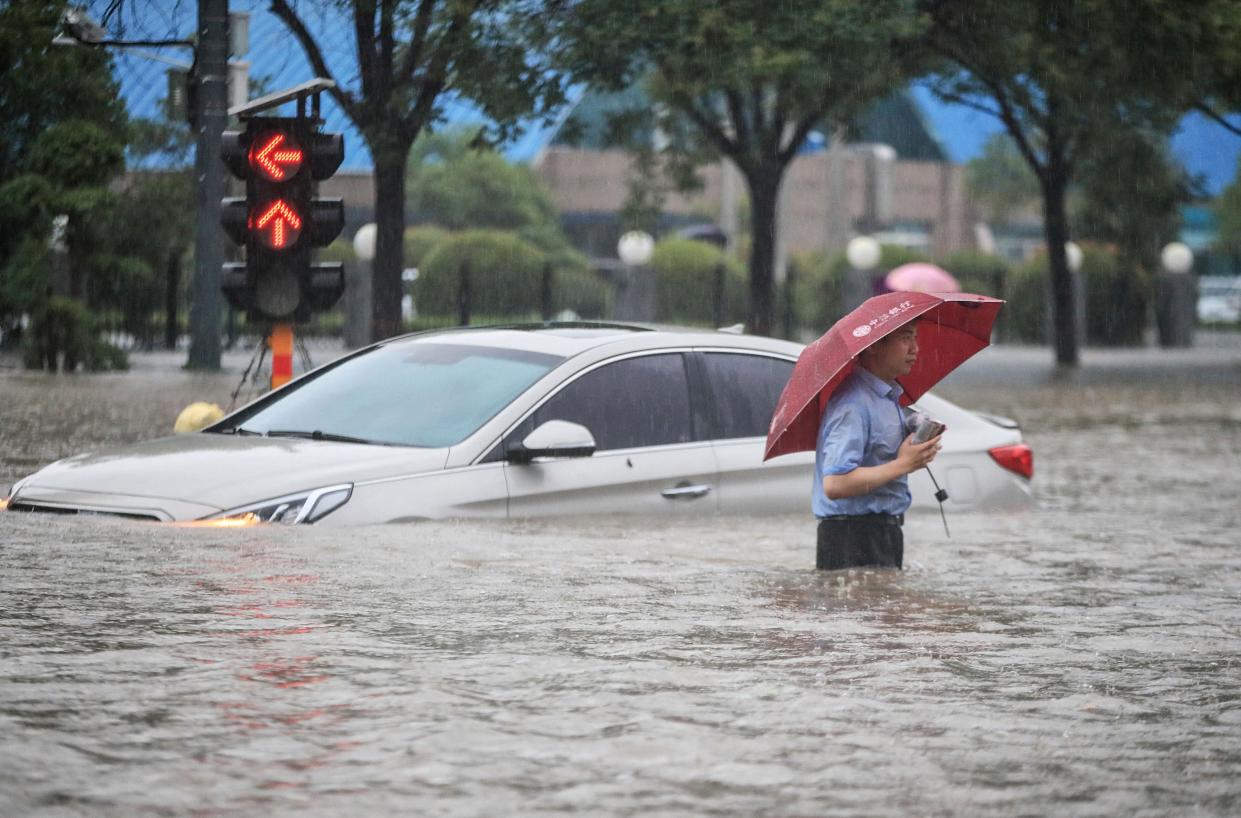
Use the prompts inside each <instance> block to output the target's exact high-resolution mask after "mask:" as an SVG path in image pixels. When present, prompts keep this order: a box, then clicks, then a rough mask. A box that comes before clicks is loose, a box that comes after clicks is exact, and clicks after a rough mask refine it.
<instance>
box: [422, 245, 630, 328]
mask: <svg viewBox="0 0 1241 818" xmlns="http://www.w3.org/2000/svg"><path fill="white" fill-rule="evenodd" d="M549 262H550V259H549V258H548V256H547V255H546V254H544V253H542V252H541V251H540V250H539V249H538V248H537V247H535V246H534V245H532V244H530V243H528V242H526V241H523V240H522V239H521V238H520V237H518V236H517V235H515V234H513V233H508V232H504V231H499V230H465V231H462V232H460V233H454V234H452V235H450V236H448V237H447V238H445V239H443V240H442V241H440V242H439V243H438V244H437V245H436V246H435V249H434V250H432V251H431V252H430V253H429V254H428V255H427V257H426V258H425V259H424V261H423V264H422V265H421V266H420V268H419V269H420V273H419V276H418V280H417V281H415V282H414V286H413V291H414V305H415V306H416V307H417V309H418V312H419V313H420V314H422V315H454V314H456V312H457V310H458V298H459V293H460V288H461V271H462V270H463V269H467V268H468V270H469V291H470V312H471V314H473V315H492V316H508V317H511V318H530V317H537V316H538V315H539V313H540V311H541V310H542V293H543V269H544V265H545V264H547V263H549ZM553 276H554V277H553V289H552V307H553V309H554V310H555V311H560V310H565V309H570V310H573V311H574V312H576V313H577V314H579V315H581V316H583V317H591V318H597V317H601V316H602V315H603V314H604V312H605V311H606V309H607V306H608V302H609V293H608V288H607V284H606V283H605V282H604V281H603V280H602V279H600V278H599V277H598V276H597V275H595V274H594V273H593V272H591V271H590V270H588V269H586V268H585V266H584V265H582V266H573V265H569V266H562V267H559V268H557V267H553Z"/></svg>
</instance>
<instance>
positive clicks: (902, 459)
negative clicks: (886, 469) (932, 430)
mask: <svg viewBox="0 0 1241 818" xmlns="http://www.w3.org/2000/svg"><path fill="white" fill-rule="evenodd" d="M913 437H914V436H913V435H909V436H908V437H906V438H905V440H904V441H903V442H902V443H901V448H900V449H899V450H898V451H897V453H896V460H895V461H893V462H895V463H896V464H897V465H898V467H899V468H900V469H901V474H911V473H912V472H916V471H917V470H918V469H921V468H924V467H926V466H927V465H928V464H930V462H931V461H932V460H934V459H935V455H937V454H939V450H940V449H941V448H943V442H942V441H943V437H944V433H943V432H940V433H939V434H938V435H936V436H935V437H933V438H931V439H930V440H928V441H926V442H925V443H914V442H913Z"/></svg>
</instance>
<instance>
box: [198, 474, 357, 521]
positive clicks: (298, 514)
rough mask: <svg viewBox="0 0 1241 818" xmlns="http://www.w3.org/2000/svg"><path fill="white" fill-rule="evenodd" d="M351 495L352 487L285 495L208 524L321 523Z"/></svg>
mask: <svg viewBox="0 0 1241 818" xmlns="http://www.w3.org/2000/svg"><path fill="white" fill-rule="evenodd" d="M352 495H353V484H352V483H345V484H342V485H339V486H328V487H327V488H321V489H314V490H312V491H303V492H299V493H297V494H286V495H285V496H284V497H275V498H273V499H271V500H264V501H262V502H261V503H251V504H250V505H248V506H240V507H239V508H232V509H229V510H228V511H222V512H220V513H219V514H216V515H214V516H212V517H208V518H207V521H210V522H219V523H226V521H243V520H248V521H253V522H260V523H285V524H288V525H292V524H294V523H306V524H309V523H314V522H318V521H319V520H322V519H323V518H324V517H326V516H327V515H329V514H331V513H332V512H333V511H335V510H336V509H338V508H340V507H341V506H343V505H344V504H345V503H347V502H349V498H350V497H351V496H352Z"/></svg>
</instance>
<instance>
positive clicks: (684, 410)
mask: <svg viewBox="0 0 1241 818" xmlns="http://www.w3.org/2000/svg"><path fill="white" fill-rule="evenodd" d="M549 420H567V421H570V422H571V423H580V424H581V425H583V426H585V427H586V428H587V429H589V430H590V433H591V434H592V435H594V438H595V444H596V447H597V449H596V450H597V451H607V450H609V449H630V448H634V447H638V446H660V445H665V444H669V443H686V442H689V441H690V440H692V439H693V424H692V421H691V420H690V397H689V380H688V378H687V377H686V374H685V360H684V357H683V356H682V355H681V354H680V353H665V354H661V355H646V356H642V357H639V358H626V359H625V360H622V361H617V362H616V363H611V364H606V365H604V366H601V367H599V368H598V369H595V370H593V371H591V372H588V373H586V374H585V375H583V376H582V377H580V378H578V379H577V380H575V381H573V382H572V383H570V384H569V385H568V386H566V387H565V388H564V389H562V390H560V391H559V392H558V393H556V394H555V395H553V396H552V397H551V398H550V399H549V400H548V401H547V402H546V403H544V404H543V405H542V406H540V407H539V408H538V409H537V410H535V412H534V414H533V415H531V416H530V417H528V418H526V420H525V421H523V422H522V423H521V424H520V425H518V427H517V428H516V429H515V430H514V431H513V432H512V433H511V434H510V435H509V437H508V440H510V441H512V440H521V439H522V438H524V437H525V436H526V435H528V434H530V432H532V431H534V429H535V428H537V427H538V426H539V425H541V424H543V423H546V422H547V421H549Z"/></svg>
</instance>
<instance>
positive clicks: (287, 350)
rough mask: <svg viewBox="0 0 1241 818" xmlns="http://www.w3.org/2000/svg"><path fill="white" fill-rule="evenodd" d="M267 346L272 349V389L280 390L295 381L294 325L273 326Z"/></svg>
mask: <svg viewBox="0 0 1241 818" xmlns="http://www.w3.org/2000/svg"><path fill="white" fill-rule="evenodd" d="M267 344H268V346H270V347H271V388H272V389H279V388H280V387H282V386H284V385H285V384H286V383H288V382H289V381H291V380H292V379H293V325H292V324H273V325H272V328H271V335H270V336H268V339H267Z"/></svg>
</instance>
